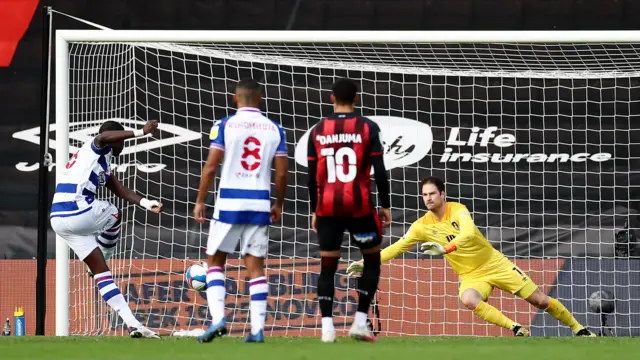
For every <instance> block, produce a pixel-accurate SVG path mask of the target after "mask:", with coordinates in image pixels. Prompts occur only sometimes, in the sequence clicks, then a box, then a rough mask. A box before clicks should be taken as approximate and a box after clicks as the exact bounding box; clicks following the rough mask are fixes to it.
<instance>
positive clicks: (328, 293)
mask: <svg viewBox="0 0 640 360" xmlns="http://www.w3.org/2000/svg"><path fill="white" fill-rule="evenodd" d="M339 260H340V258H339V257H326V256H323V257H322V259H321V266H320V277H319V278H318V303H319V304H320V313H321V314H322V332H323V333H324V332H328V331H333V330H334V329H333V318H332V317H333V296H334V292H335V287H334V283H333V279H334V277H335V274H336V271H337V270H338V261H339Z"/></svg>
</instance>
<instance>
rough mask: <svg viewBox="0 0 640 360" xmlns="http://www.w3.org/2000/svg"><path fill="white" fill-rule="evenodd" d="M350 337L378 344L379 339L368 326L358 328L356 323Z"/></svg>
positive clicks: (350, 331)
mask: <svg viewBox="0 0 640 360" xmlns="http://www.w3.org/2000/svg"><path fill="white" fill-rule="evenodd" d="M349 336H351V337H352V338H354V339H356V340H359V341H366V342H378V338H376V337H375V336H374V335H373V333H372V332H371V330H369V328H368V327H367V325H363V326H358V324H356V323H355V322H354V323H353V325H351V330H349Z"/></svg>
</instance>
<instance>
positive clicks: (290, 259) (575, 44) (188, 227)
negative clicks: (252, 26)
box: [52, 30, 640, 336]
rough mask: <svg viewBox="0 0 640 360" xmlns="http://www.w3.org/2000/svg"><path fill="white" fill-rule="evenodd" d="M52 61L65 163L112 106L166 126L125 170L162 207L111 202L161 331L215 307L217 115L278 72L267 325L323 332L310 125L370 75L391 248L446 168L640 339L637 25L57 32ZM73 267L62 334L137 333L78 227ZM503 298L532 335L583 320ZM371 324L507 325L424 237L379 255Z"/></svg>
mask: <svg viewBox="0 0 640 360" xmlns="http://www.w3.org/2000/svg"><path fill="white" fill-rule="evenodd" d="M55 59H56V60H55V68H56V69H55V78H56V84H55V109H56V110H55V111H56V112H55V125H54V126H52V127H54V128H55V150H56V158H55V160H56V161H55V163H56V175H57V176H60V175H61V171H62V170H63V169H64V164H65V163H66V162H67V161H68V159H69V156H70V155H72V154H73V153H74V152H75V149H77V148H78V147H79V146H80V145H82V143H84V142H85V141H87V140H88V139H89V138H90V137H91V136H93V135H95V134H96V133H97V129H98V128H99V126H100V124H101V123H102V122H103V121H105V120H109V119H113V120H116V121H119V122H120V123H122V124H123V125H124V126H125V128H127V129H132V128H140V127H142V125H143V124H144V123H145V122H146V120H148V119H157V120H159V123H160V134H159V135H158V137H153V138H143V139H132V140H130V141H128V142H127V149H126V150H125V151H124V152H123V154H122V155H121V156H120V157H119V159H117V163H116V164H112V169H111V171H112V172H113V173H114V174H116V175H117V176H118V178H119V179H121V180H122V181H123V183H124V184H125V186H128V187H129V188H131V189H135V190H136V191H138V192H139V193H141V194H142V195H143V196H147V197H149V198H154V199H160V200H161V201H162V202H163V203H164V205H165V211H164V213H163V214H160V215H156V214H151V213H149V212H146V211H144V210H143V209H139V208H138V207H137V206H134V205H131V204H128V203H125V202H122V201H120V200H118V199H115V198H113V196H112V195H110V194H109V193H108V191H105V192H104V193H102V194H101V196H102V197H103V198H105V199H109V200H110V201H113V202H114V204H116V205H117V206H118V207H119V208H120V209H122V213H123V218H122V238H121V240H120V242H119V244H118V246H117V251H116V254H115V255H114V257H113V258H112V259H111V260H110V262H109V267H110V268H111V270H112V272H113V274H114V280H115V281H116V283H117V284H118V285H119V288H120V290H121V291H122V293H123V295H124V296H125V298H126V299H127V300H128V302H129V305H130V307H131V308H132V310H133V312H134V314H136V316H137V317H138V318H139V319H140V320H141V321H142V322H143V324H144V325H145V326H148V327H149V328H151V329H153V330H156V331H158V332H160V334H161V335H169V334H174V333H176V332H178V331H181V330H196V329H201V328H203V327H204V326H206V325H207V324H208V322H209V319H210V316H209V313H208V311H207V308H206V300H205V297H204V296H205V295H204V293H197V292H195V291H193V290H190V289H189V288H188V287H187V284H186V282H184V272H185V270H186V269H187V267H188V266H189V265H190V264H192V263H194V262H197V261H201V260H204V259H205V254H204V245H205V244H206V237H207V231H208V225H206V226H201V225H199V224H197V223H196V222H195V221H194V220H193V219H192V218H191V215H190V214H191V211H192V209H193V205H194V201H195V197H196V194H197V190H198V189H197V188H198V183H199V178H200V172H201V169H202V165H203V164H204V160H205V159H206V154H207V151H208V147H209V141H208V134H209V130H210V128H211V126H212V124H213V121H214V120H217V119H220V118H222V117H225V116H227V115H230V114H233V113H234V111H235V107H234V104H233V103H232V101H231V95H232V91H233V86H234V84H235V82H237V81H238V80H239V79H241V78H243V77H249V76H250V77H253V78H255V79H257V80H258V81H259V82H260V83H261V84H262V85H263V87H264V101H263V105H262V108H261V110H262V111H263V112H264V113H265V114H266V115H267V116H269V117H270V118H271V119H273V120H274V121H276V122H279V123H280V124H282V126H283V127H284V128H285V131H286V133H287V146H288V151H289V158H290V162H289V164H290V176H289V186H288V191H287V197H286V201H285V207H284V213H283V219H282V222H281V223H279V224H273V225H272V226H271V228H270V239H271V241H270V244H269V255H268V258H267V279H268V281H269V299H268V311H267V312H268V314H267V321H266V332H265V335H268V336H308V335H318V334H319V329H320V316H319V309H318V306H317V301H316V293H315V286H316V281H317V278H318V274H319V250H318V246H317V240H316V237H315V233H314V232H313V231H310V229H309V222H310V209H309V201H308V193H307V189H306V176H307V168H306V166H307V163H306V139H307V137H308V130H309V129H310V128H311V127H312V126H313V125H314V124H315V123H316V122H317V121H318V120H320V119H321V118H322V117H325V116H327V115H329V114H330V113H331V111H332V107H331V104H330V103H329V100H328V99H329V93H330V88H331V84H332V83H333V82H334V81H335V80H336V79H337V78H339V77H349V78H351V79H353V80H355V81H356V82H357V83H358V84H359V88H360V90H361V101H360V103H359V104H358V106H357V110H358V111H359V112H361V113H362V114H363V115H365V116H368V117H370V118H371V119H372V120H373V121H375V122H377V123H378V124H379V125H380V127H381V130H382V136H383V141H384V146H385V163H386V165H387V168H388V169H389V174H390V179H391V193H392V194H391V197H392V201H391V204H392V209H391V211H392V217H393V221H392V225H391V227H390V229H386V230H385V237H384V241H383V247H386V246H388V245H390V244H393V243H394V242H396V241H397V240H398V239H399V238H400V237H402V235H403V234H404V233H405V232H406V231H407V230H408V229H409V226H410V225H411V223H412V222H413V221H415V220H416V219H418V218H419V217H420V216H423V215H424V213H425V211H426V210H425V207H424V205H423V204H422V200H421V199H420V192H419V181H420V179H421V178H423V177H425V176H429V175H436V176H439V177H441V178H443V179H444V180H445V183H446V184H447V197H448V200H449V201H460V202H462V203H464V204H465V205H466V206H467V207H469V209H470V210H471V211H472V213H473V217H474V220H475V222H476V224H477V225H478V227H479V228H480V230H481V231H482V232H483V233H484V234H485V236H486V237H487V238H488V239H489V240H490V241H491V242H492V244H493V245H494V247H495V248H497V249H499V250H500V251H502V252H503V253H504V254H505V255H506V256H507V257H509V258H511V259H513V260H514V261H515V262H516V264H517V265H518V266H519V267H520V268H521V269H522V270H525V271H526V272H527V273H528V274H529V275H530V276H531V278H532V279H533V280H534V281H535V282H536V283H537V284H538V285H539V286H540V287H541V288H542V289H543V290H544V291H545V292H546V293H549V294H550V295H552V296H554V297H556V298H558V299H560V300H561V301H562V302H563V303H564V304H565V305H566V306H567V308H568V309H569V310H570V311H572V312H573V314H574V315H575V317H576V318H577V319H578V321H580V322H581V323H583V324H585V325H587V326H589V327H590V328H593V329H594V330H595V331H600V329H605V328H606V329H610V332H611V333H613V334H615V335H617V336H631V335H634V336H638V335H640V320H639V319H640V245H636V244H635V243H634V242H633V241H626V242H625V241H621V240H620V239H621V238H625V236H626V239H627V240H628V239H629V238H632V235H633V234H634V233H636V232H638V228H639V227H640V225H639V224H640V216H639V215H638V214H639V213H640V202H639V201H638V200H637V199H638V198H640V170H639V169H640V152H639V150H638V149H640V31H505V32H503V31H477V32H467V31H434V32H422V31H408V32H407V31H141V30H140V31H139V30H58V31H57V32H56V47H55ZM214 195H215V189H212V190H211V194H210V198H209V199H208V206H209V212H208V214H210V212H211V206H213V205H214V204H213V198H214ZM627 225H628V226H627ZM626 226H627V227H628V229H624V227H626ZM620 231H626V232H620ZM620 234H622V236H621V235H620ZM236 255H237V254H235V255H234V256H233V257H232V258H231V259H230V261H229V264H228V266H227V268H226V270H225V273H226V276H227V280H226V288H227V298H226V317H227V320H228V323H229V326H230V331H231V334H232V335H234V334H237V335H240V334H243V333H244V332H245V331H247V329H248V328H249V322H248V321H249V320H248V319H249V317H248V301H249V295H248V285H247V283H248V278H247V277H246V271H245V269H244V267H243V266H242V263H241V262H240V260H239V259H238V257H237V256H236ZM359 259H360V254H359V252H358V250H357V249H356V248H354V247H351V246H349V245H348V243H347V242H346V241H345V243H344V245H343V251H342V259H341V264H340V270H339V273H338V274H337V275H336V300H335V308H334V314H335V322H336V325H337V328H338V331H339V332H340V331H343V330H344V329H348V326H350V324H351V321H352V318H353V314H354V313H355V308H356V305H357V302H356V299H357V293H356V291H355V290H354V289H355V287H356V286H357V279H356V278H349V277H347V276H346V275H345V269H346V266H347V264H348V263H350V262H351V261H355V260H359ZM55 261H56V316H55V319H56V324H55V333H56V335H58V336H67V335H121V334H124V333H126V329H125V327H124V326H123V324H122V322H121V321H120V320H119V319H118V317H117V315H116V314H112V313H111V312H110V310H109V308H108V307H107V306H106V305H104V304H103V301H102V299H101V297H100V296H99V294H97V292H96V290H95V286H94V283H93V280H92V279H91V278H90V277H89V276H88V275H87V273H86V268H85V266H84V265H83V264H82V263H81V262H80V261H78V260H77V258H75V255H74V254H73V253H70V251H69V248H68V247H67V245H66V244H65V242H64V241H63V240H62V239H60V238H59V237H58V238H56V259H55ZM598 292H600V293H598ZM596 293H597V294H606V296H611V297H612V298H613V299H612V301H613V303H614V304H615V306H614V309H612V311H611V312H610V313H606V314H603V313H599V312H597V310H598V309H596V308H593V307H590V304H592V303H593V302H589V301H588V298H589V297H590V296H592V295H593V294H596ZM594 296H595V295H594ZM489 302H490V303H492V304H494V305H495V306H497V307H498V308H499V309H501V310H503V311H504V312H505V314H506V315H508V316H509V317H511V318H512V319H514V320H516V321H518V322H519V323H521V324H524V325H527V326H530V327H531V330H532V335H534V336H536V335H544V336H569V335H571V332H570V331H569V329H568V328H566V327H564V326H562V325H561V324H559V323H558V322H557V321H556V320H555V319H553V318H551V317H549V315H547V314H545V313H544V312H539V311H536V310H535V309H533V308H532V307H530V306H529V305H528V304H527V303H526V302H524V301H523V300H519V299H517V298H516V297H515V296H514V295H511V294H507V293H504V292H501V291H500V290H499V289H494V291H493V292H492V295H491V298H490V300H489ZM370 318H371V320H372V322H373V325H374V328H375V329H376V330H379V331H380V333H381V335H383V336H429V335H459V336H493V335H507V334H508V332H507V331H503V330H501V329H498V328H497V327H495V326H493V325H488V324H486V323H484V322H482V321H480V320H478V319H477V318H475V317H474V316H473V314H472V312H471V311H469V310H467V309H465V308H464V306H462V305H460V304H459V301H458V277H457V276H456V275H455V274H454V273H453V272H452V271H451V270H450V268H449V267H448V266H447V265H446V264H445V263H444V261H443V260H442V259H440V258H430V257H428V256H425V255H422V254H420V253H419V252H418V251H417V248H414V249H411V250H410V251H408V252H407V253H406V254H405V255H403V256H400V257H398V258H397V259H394V260H392V261H391V262H389V263H385V264H383V265H382V275H381V279H380V286H379V291H378V294H377V297H376V301H375V303H374V306H373V309H372V311H371V314H370ZM341 329H342V330H341Z"/></svg>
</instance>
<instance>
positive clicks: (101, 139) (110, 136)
mask: <svg viewBox="0 0 640 360" xmlns="http://www.w3.org/2000/svg"><path fill="white" fill-rule="evenodd" d="M157 128H158V120H149V121H147V123H146V124H145V125H144V127H143V128H142V129H138V130H112V131H104V132H102V133H101V134H98V135H97V136H96V137H95V138H94V139H93V145H94V146H95V147H97V148H98V149H101V148H103V147H105V146H107V145H111V144H115V143H117V142H119V141H122V140H126V139H130V138H134V137H140V136H145V135H147V134H150V133H152V132H154V131H156V129H157Z"/></svg>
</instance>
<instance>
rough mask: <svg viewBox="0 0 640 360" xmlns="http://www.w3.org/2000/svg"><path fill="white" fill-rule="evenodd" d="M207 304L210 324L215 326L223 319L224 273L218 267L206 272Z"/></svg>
mask: <svg viewBox="0 0 640 360" xmlns="http://www.w3.org/2000/svg"><path fill="white" fill-rule="evenodd" d="M206 292H207V304H208V305H209V312H210V313H211V324H212V325H217V324H218V323H219V322H220V321H222V319H224V298H225V295H226V291H225V288H224V272H223V271H222V268H221V267H220V266H212V267H210V268H209V269H208V270H207V291H206Z"/></svg>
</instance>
